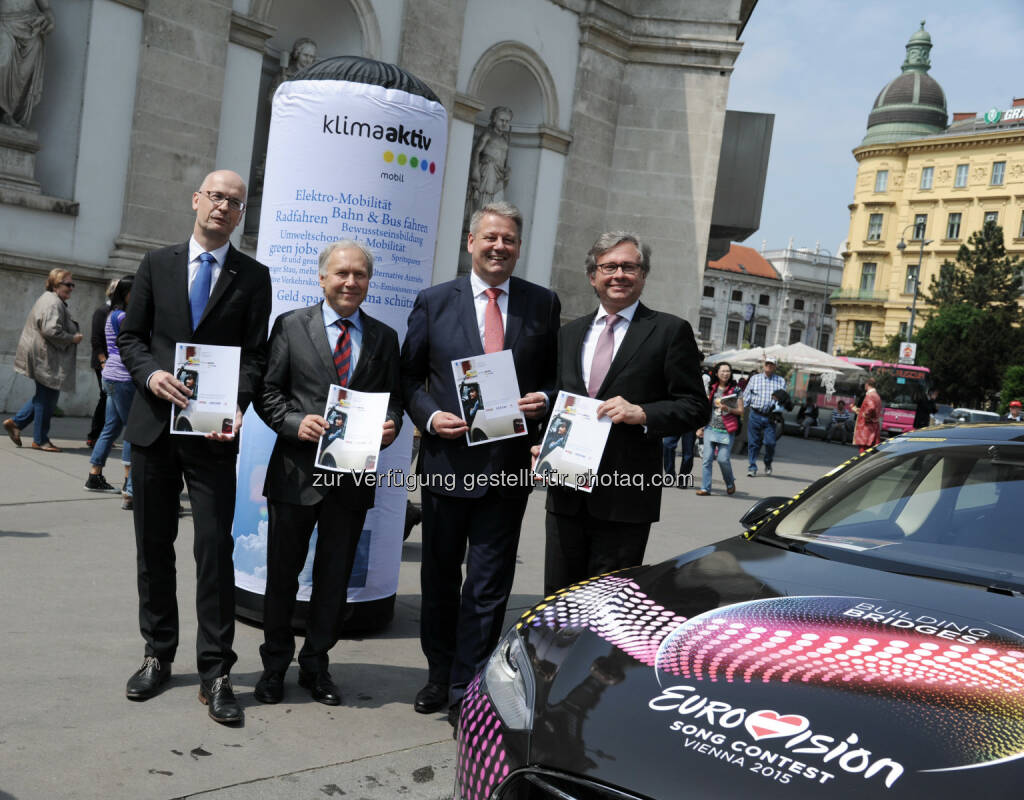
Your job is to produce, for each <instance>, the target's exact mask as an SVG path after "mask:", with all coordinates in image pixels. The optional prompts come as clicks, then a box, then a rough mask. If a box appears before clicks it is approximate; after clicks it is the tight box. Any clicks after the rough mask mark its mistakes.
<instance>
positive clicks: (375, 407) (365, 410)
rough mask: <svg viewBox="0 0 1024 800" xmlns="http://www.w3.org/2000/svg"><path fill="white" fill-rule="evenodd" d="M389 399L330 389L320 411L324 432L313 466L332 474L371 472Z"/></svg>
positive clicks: (376, 456)
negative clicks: (325, 426) (325, 402)
mask: <svg viewBox="0 0 1024 800" xmlns="http://www.w3.org/2000/svg"><path fill="white" fill-rule="evenodd" d="M390 397H391V395H389V394H388V393H387V392H357V391H354V390H353V389H345V388H342V387H341V386H331V388H330V391H329V392H328V393H327V407H326V408H324V419H326V420H327V433H325V434H324V435H323V436H321V437H320V443H319V444H318V445H317V451H316V465H317V466H318V467H320V468H322V469H329V470H332V471H334V472H373V471H375V470H376V469H377V461H378V460H379V458H380V440H381V436H382V435H383V429H384V421H385V420H386V419H387V416H388V399H389V398H390Z"/></svg>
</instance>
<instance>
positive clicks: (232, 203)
mask: <svg viewBox="0 0 1024 800" xmlns="http://www.w3.org/2000/svg"><path fill="white" fill-rule="evenodd" d="M199 193H200V194H205V195H206V196H207V197H209V198H210V202H211V203H213V204H214V205H215V206H219V205H220V204H221V203H223V202H225V201H227V204H228V208H230V209H231V210H232V211H239V212H241V211H244V210H245V202H244V201H242V200H239V199H238V198H237V197H228V196H227V195H226V194H221V193H220V192H211V191H208V190H206V189H200V190H199Z"/></svg>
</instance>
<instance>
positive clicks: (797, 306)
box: [793, 297, 804, 311]
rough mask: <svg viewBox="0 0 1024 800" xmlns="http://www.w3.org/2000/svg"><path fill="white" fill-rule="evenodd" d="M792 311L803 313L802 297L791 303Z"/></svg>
mask: <svg viewBox="0 0 1024 800" xmlns="http://www.w3.org/2000/svg"><path fill="white" fill-rule="evenodd" d="M793 310H794V311H803V310H804V299H803V298H802V297H798V298H797V299H796V300H794V301H793Z"/></svg>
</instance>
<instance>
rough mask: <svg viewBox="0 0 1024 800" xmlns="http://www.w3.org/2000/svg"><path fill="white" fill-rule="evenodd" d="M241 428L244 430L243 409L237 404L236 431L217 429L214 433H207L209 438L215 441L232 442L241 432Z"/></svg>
mask: <svg viewBox="0 0 1024 800" xmlns="http://www.w3.org/2000/svg"><path fill="white" fill-rule="evenodd" d="M241 430H242V409H240V408H239V407H238V406H235V429H234V431H233V432H232V433H223V432H221V431H216V432H214V433H208V434H206V438H207V439H212V440H213V441H215V442H230V441H231V440H232V439H234V438H235V437H236V436H238V434H239V432H240V431H241Z"/></svg>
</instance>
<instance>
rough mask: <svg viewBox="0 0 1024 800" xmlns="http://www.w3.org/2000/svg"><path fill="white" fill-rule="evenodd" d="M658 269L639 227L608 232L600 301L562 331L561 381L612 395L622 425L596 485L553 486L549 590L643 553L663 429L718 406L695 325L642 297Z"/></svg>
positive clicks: (591, 271)
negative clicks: (703, 371) (708, 386)
mask: <svg viewBox="0 0 1024 800" xmlns="http://www.w3.org/2000/svg"><path fill="white" fill-rule="evenodd" d="M650 269H651V253H650V248H648V247H647V246H646V245H644V244H643V243H642V242H641V241H640V239H639V238H638V237H637V236H635V235H634V234H631V233H625V232H609V233H604V234H601V236H599V237H598V239H597V241H596V242H594V245H593V247H591V248H590V251H589V252H588V253H587V259H586V273H587V277H588V278H589V279H590V285H591V286H593V287H594V292H595V293H596V294H597V297H598V299H599V300H600V305H599V306H598V308H597V310H596V311H595V312H593V313H591V314H587V315H586V316H584V317H580V318H579V319H577V320H574V321H572V322H570V323H568V324H566V325H565V327H563V328H562V329H561V331H559V334H558V387H559V389H561V390H564V391H568V392H572V393H574V394H579V395H589V396H590V397H594V398H597V399H599V400H602V401H603V402H602V403H601V405H600V406H599V407H598V409H597V413H598V416H599V417H608V418H609V419H610V420H611V422H612V428H611V431H610V433H609V434H608V440H607V442H606V444H605V449H604V453H603V455H602V457H601V465H600V467H599V469H598V471H597V473H596V476H595V479H594V481H593V483H594V488H593V491H592V492H591V493H585V492H581V491H577V490H576V489H575V488H571V487H569V486H567V487H560V486H557V485H556V486H551V487H550V488H549V489H548V496H547V505H546V508H547V512H548V513H547V519H546V522H545V528H546V539H547V543H546V548H545V556H544V592H545V594H551V593H552V592H554V591H556V590H557V589H559V588H561V587H563V586H567V585H569V584H571V583H575V582H576V581H579V580H582V579H583V578H586V577H588V576H590V575H597V574H600V573H603V572H609V571H611V570H616V569H622V568H624V567H629V566H634V565H638V564H640V563H641V562H642V561H643V557H644V550H645V549H646V547H647V537H648V534H649V533H650V530H651V523H652V522H656V521H657V520H658V517H659V514H660V511H661V480H662V475H663V470H662V443H661V440H662V437H663V436H671V435H678V434H680V433H682V432H683V431H688V430H694V429H696V428H699V427H701V426H702V425H703V424H704V423H705V422H707V419H708V416H709V415H710V406H709V405H708V399H707V396H706V395H705V394H704V384H703V381H702V380H701V377H700V360H701V356H700V351H699V350H698V349H697V343H696V341H695V340H694V337H693V330H692V329H691V327H690V324H689V323H688V322H686V321H685V320H682V319H679V318H678V317H675V316H673V315H671V314H666V313H663V312H660V311H654V310H652V309H650V308H647V306H645V305H643V304H642V303H641V302H640V295H641V293H642V292H643V290H644V284H645V282H646V280H647V274H648V273H649V272H650Z"/></svg>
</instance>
